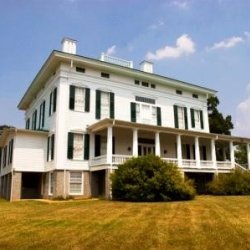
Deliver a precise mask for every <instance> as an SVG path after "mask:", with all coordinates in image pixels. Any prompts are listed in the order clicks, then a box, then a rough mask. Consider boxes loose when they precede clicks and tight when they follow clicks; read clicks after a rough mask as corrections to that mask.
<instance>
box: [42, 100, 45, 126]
mask: <svg viewBox="0 0 250 250" xmlns="http://www.w3.org/2000/svg"><path fill="white" fill-rule="evenodd" d="M42 115H43V116H42V118H43V119H42V127H44V124H45V101H43V114H42Z"/></svg>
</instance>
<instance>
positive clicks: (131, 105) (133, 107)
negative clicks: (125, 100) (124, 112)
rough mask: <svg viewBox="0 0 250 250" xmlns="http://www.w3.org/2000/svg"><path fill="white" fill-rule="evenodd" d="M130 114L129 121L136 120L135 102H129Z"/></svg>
mask: <svg viewBox="0 0 250 250" xmlns="http://www.w3.org/2000/svg"><path fill="white" fill-rule="evenodd" d="M130 116H131V122H136V103H135V102H131V103H130Z"/></svg>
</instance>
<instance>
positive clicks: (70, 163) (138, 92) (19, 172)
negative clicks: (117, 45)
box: [0, 38, 250, 200]
mask: <svg viewBox="0 0 250 250" xmlns="http://www.w3.org/2000/svg"><path fill="white" fill-rule="evenodd" d="M140 66H141V68H140V70H137V69H134V68H133V63H132V62H131V61H125V60H122V59H118V58H114V57H110V56H107V55H105V54H102V56H101V59H100V60H96V59H92V58H87V57H83V56H79V55H77V54H76V41H75V40H72V39H69V38H64V39H63V41H62V51H53V52H52V53H51V54H50V56H49V57H48V59H47V60H46V62H45V63H44V65H43V66H42V68H41V69H40V71H39V72H38V73H37V75H36V77H35V78H34V80H33V81H32V83H31V85H30V86H29V88H28V89H27V91H26V93H25V94H24V96H23V98H22V99H21V101H20V103H19V104H18V108H19V109H20V110H24V111H25V129H17V128H10V129H5V130H4V131H3V133H2V134H1V136H0V148H1V150H0V170H1V172H0V177H1V178H0V196H1V197H3V198H6V199H9V200H17V199H22V198H56V197H68V196H73V197H80V198H83V197H99V196H103V197H106V198H110V197H111V193H112V192H111V182H110V174H111V173H112V172H113V171H115V169H117V168H118V166H119V164H121V163H123V162H124V161H125V160H127V159H129V158H130V157H133V156H134V157H136V156H140V155H146V154H150V153H152V154H155V155H158V156H160V157H161V158H162V159H163V160H165V161H167V162H173V163H175V164H177V165H178V167H179V168H180V170H181V172H182V173H183V176H184V177H189V178H192V179H194V180H195V181H196V183H197V185H199V187H200V188H201V189H202V186H204V184H205V183H206V182H207V181H209V180H211V179H212V178H213V177H214V175H217V174H218V173H229V172H230V171H231V170H232V169H234V168H235V167H241V166H239V165H238V164H237V163H236V162H235V157H234V150H235V145H237V144H242V143H243V144H245V145H246V147H247V152H248V165H250V147H249V144H250V139H249V138H240V137H234V136H226V135H217V134H212V133H210V132H209V121H208V111H207V99H208V98H209V97H210V96H214V95H216V91H214V90H212V89H208V88H204V87H201V86H198V85H194V84H190V83H186V82H182V81H178V80H175V79H171V78H168V77H164V76H160V75H157V74H154V73H153V64H152V63H150V62H147V61H143V62H142V63H141V64H140Z"/></svg>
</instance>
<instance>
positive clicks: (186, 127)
mask: <svg viewBox="0 0 250 250" xmlns="http://www.w3.org/2000/svg"><path fill="white" fill-rule="evenodd" d="M184 117H185V129H188V116H187V108H186V107H184Z"/></svg>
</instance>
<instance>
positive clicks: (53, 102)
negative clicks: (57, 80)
mask: <svg viewBox="0 0 250 250" xmlns="http://www.w3.org/2000/svg"><path fill="white" fill-rule="evenodd" d="M56 101H57V88H55V89H54V90H53V91H52V92H51V93H50V97H49V116H51V115H52V114H53V113H54V112H56Z"/></svg>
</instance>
